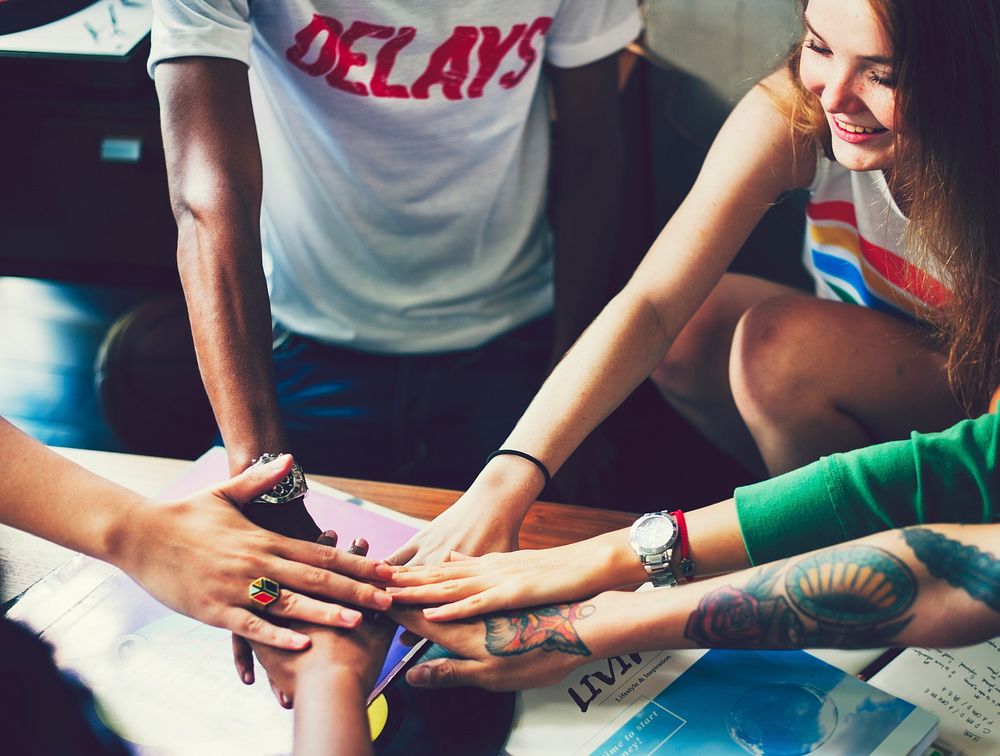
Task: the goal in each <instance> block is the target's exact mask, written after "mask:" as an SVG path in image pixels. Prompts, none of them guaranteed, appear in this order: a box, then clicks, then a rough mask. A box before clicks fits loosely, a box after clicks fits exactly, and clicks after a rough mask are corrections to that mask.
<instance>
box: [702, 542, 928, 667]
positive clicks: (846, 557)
mask: <svg viewBox="0 0 1000 756" xmlns="http://www.w3.org/2000/svg"><path fill="white" fill-rule="evenodd" d="M779 576H783V581H779V580H778V578H779ZM916 592H917V588H916V579H915V577H914V575H913V572H912V571H911V570H910V569H909V568H908V567H907V566H906V565H905V564H904V563H903V562H901V561H900V560H899V559H897V558H896V557H895V556H893V555H892V554H890V553H889V552H887V551H884V550H883V549H879V548H876V547H873V546H849V547H842V548H835V549H829V550H826V551H822V552H820V553H818V554H814V555H812V556H808V557H806V558H805V559H801V560H791V561H789V562H786V563H782V564H780V565H777V566H775V567H770V568H764V569H762V570H759V571H758V572H757V573H756V574H755V575H754V576H753V577H752V578H751V579H750V580H749V581H748V583H747V585H746V586H745V587H743V588H737V587H735V586H725V587H723V588H719V589H718V590H715V591H712V592H711V593H708V594H706V595H705V596H703V597H702V599H701V601H700V603H699V604H698V608H697V610H695V611H694V612H693V613H692V614H691V615H690V616H689V617H688V622H687V627H686V628H685V630H684V635H685V636H686V637H687V638H689V639H690V640H693V641H695V642H696V643H698V644H699V645H703V646H713V647H729V648H803V647H811V646H816V647H820V646H836V647H844V648H859V647H864V646H878V645H886V644H888V643H889V642H891V640H892V639H893V638H895V636H896V635H898V634H899V633H900V632H901V631H902V630H903V628H904V627H906V626H907V625H908V624H909V622H910V620H911V619H912V615H911V616H907V617H904V616H903V614H904V613H905V612H906V611H907V609H909V608H910V606H911V605H912V604H913V601H914V599H915V598H916Z"/></svg>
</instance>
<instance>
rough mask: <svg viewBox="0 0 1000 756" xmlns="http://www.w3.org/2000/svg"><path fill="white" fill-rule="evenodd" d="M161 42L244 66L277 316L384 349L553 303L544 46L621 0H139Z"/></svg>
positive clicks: (578, 48) (635, 20)
mask: <svg viewBox="0 0 1000 756" xmlns="http://www.w3.org/2000/svg"><path fill="white" fill-rule="evenodd" d="M154 9H155V20H154V24H153V36H152V40H153V41H152V53H151V56H150V60H149V70H150V73H151V75H155V68H156V65H157V64H158V63H159V62H160V61H163V60H165V59H169V58H176V57H182V56H209V57H224V58H232V59H235V60H239V61H243V62H245V63H246V64H247V65H249V66H250V84H251V93H252V97H253V105H254V114H255V118H256V123H257V130H258V133H259V138H260V145H261V152H262V157H263V164H264V204H263V212H262V218H261V232H262V239H263V247H264V255H265V271H266V272H267V274H268V283H269V288H270V294H271V308H272V313H273V315H274V317H275V318H276V319H277V320H278V321H279V322H281V323H282V324H283V325H284V326H286V327H288V328H289V329H291V330H293V331H296V332H298V333H302V334H307V335H310V336H314V337H316V338H318V339H321V340H324V341H328V342H333V343H338V344H342V345H345V346H350V347H352V348H356V349H362V350H368V351H375V352H386V353H416V352H436V351H449V350H455V349H465V348H470V347H474V346H477V345H479V344H482V343H484V342H485V341H487V340H489V339H491V338H493V337H494V336H497V335H499V334H500V333H503V332H505V331H507V330H509V329H511V328H513V327H516V326H517V325H520V324H522V323H524V322H526V321H528V320H530V319H532V318H534V317H536V316H538V315H541V314H543V313H545V312H546V311H548V310H549V309H551V306H552V264H551V259H550V258H551V255H550V242H549V232H548V227H547V224H546V222H545V217H544V210H545V197H546V183H547V177H548V164H549V134H548V129H549V124H548V112H547V101H546V92H545V88H544V87H543V86H542V85H541V83H542V76H541V74H542V61H543V60H545V61H548V62H549V63H551V64H553V65H555V66H561V67H573V66H580V65H583V64H586V63H589V62H592V61H595V60H598V59H600V58H602V57H605V56H607V55H610V54H612V53H613V52H615V51H616V50H618V49H620V48H621V47H623V46H624V45H625V44H627V43H628V42H630V41H631V40H632V39H634V38H635V36H636V35H637V34H638V32H639V28H640V22H639V17H638V12H637V7H636V3H635V0H503V2H498V0H464V1H463V2H454V0H419V2H414V0H395V1H390V0H312V1H311V2H310V1H308V0H281V1H280V2H279V0H154Z"/></svg>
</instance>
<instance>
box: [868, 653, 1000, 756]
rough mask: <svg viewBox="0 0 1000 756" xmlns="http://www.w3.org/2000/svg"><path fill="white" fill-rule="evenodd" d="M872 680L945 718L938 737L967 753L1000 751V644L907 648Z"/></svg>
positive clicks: (979, 754)
mask: <svg viewBox="0 0 1000 756" xmlns="http://www.w3.org/2000/svg"><path fill="white" fill-rule="evenodd" d="M869 682H870V683H871V684H872V685H875V686H876V687H878V688H881V689H882V690H884V691H886V692H888V693H893V694H895V695H897V696H899V697H900V698H905V699H906V700H907V701H910V702H911V703H914V704H916V705H917V706H921V707H923V708H925V709H927V710H928V711H931V712H933V713H934V714H937V715H938V717H940V718H941V732H940V734H939V736H938V738H939V740H942V741H944V742H945V743H946V744H947V745H948V746H950V747H952V748H954V749H957V750H959V751H961V752H962V753H964V754H966V755H967V756H995V755H996V754H998V753H1000V643H998V640H996V639H994V640H991V641H987V642H986V643H980V644H979V645H976V646H970V647H968V648H953V649H942V648H908V649H906V650H905V651H903V653H901V654H900V655H899V656H897V657H896V658H895V659H894V660H893V661H892V662H890V663H889V664H887V665H886V666H885V668H884V669H882V670H881V671H880V672H879V673H878V674H876V675H874V676H872V678H871V680H869Z"/></svg>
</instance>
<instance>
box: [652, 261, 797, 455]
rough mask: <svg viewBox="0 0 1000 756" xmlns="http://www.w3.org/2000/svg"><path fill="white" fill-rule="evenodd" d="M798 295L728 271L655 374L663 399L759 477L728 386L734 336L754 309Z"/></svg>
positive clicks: (750, 442)
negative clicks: (763, 304)
mask: <svg viewBox="0 0 1000 756" xmlns="http://www.w3.org/2000/svg"><path fill="white" fill-rule="evenodd" d="M795 293H796V290H795V289H792V288H789V287H787V286H782V285H781V284H776V283H773V282H771V281H765V280H764V279H761V278H753V277H751V276H744V275H739V274H735V273H727V274H726V275H725V276H723V277H722V279H721V280H720V281H719V284H718V285H717V286H716V287H715V289H713V291H712V293H711V294H710V295H709V296H708V298H707V299H706V300H705V302H704V304H702V306H701V307H700V308H699V309H698V311H697V312H696V313H695V314H694V316H693V317H692V318H691V320H690V321H689V322H688V324H687V325H686V326H685V327H684V329H683V330H682V331H681V332H680V334H678V336H677V338H676V339H675V340H674V343H673V345H672V346H671V348H670V351H669V352H668V353H667V355H666V357H665V358H664V360H663V362H661V363H660V365H659V367H657V369H656V370H654V371H653V373H652V375H651V376H650V378H651V379H652V381H653V382H654V383H655V384H656V387H657V388H658V389H659V391H660V394H661V395H662V396H663V398H664V399H666V400H667V402H668V403H669V404H670V405H671V406H672V407H673V408H674V409H676V410H677V412H678V413H679V414H680V415H681V416H683V417H684V418H685V419H686V420H688V421H689V422H690V423H691V424H692V425H694V426H695V427H696V428H697V429H698V430H699V431H700V432H701V433H702V435H704V436H705V437H706V438H708V439H709V440H710V441H711V442H712V443H713V444H715V445H716V446H718V447H719V448H720V449H722V450H723V451H725V452H726V453H727V454H729V455H730V456H732V457H733V458H734V459H737V460H739V461H740V462H741V463H742V464H743V465H745V466H746V467H747V468H749V469H751V470H754V471H756V472H758V473H760V474H763V473H764V471H765V467H764V463H763V461H762V460H761V456H760V453H759V452H758V451H757V444H756V442H755V441H754V438H753V436H752V435H751V433H750V431H749V430H748V429H747V426H746V424H745V423H744V421H743V418H742V417H741V416H740V412H739V410H738V409H737V407H736V403H735V402H734V401H733V392H732V389H731V388H730V385H729V360H730V352H731V350H732V344H733V334H734V332H735V330H736V325H737V323H739V321H740V318H742V317H743V315H744V314H745V313H746V312H747V310H749V309H750V308H751V307H753V306H755V305H757V304H760V303H761V302H765V301H767V300H769V299H773V298H775V297H782V296H793V295H795ZM802 296H803V298H806V296H805V295H802Z"/></svg>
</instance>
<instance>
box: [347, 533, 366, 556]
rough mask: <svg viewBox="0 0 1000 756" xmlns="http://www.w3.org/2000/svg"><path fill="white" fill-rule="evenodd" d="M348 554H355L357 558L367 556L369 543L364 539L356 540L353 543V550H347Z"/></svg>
mask: <svg viewBox="0 0 1000 756" xmlns="http://www.w3.org/2000/svg"><path fill="white" fill-rule="evenodd" d="M347 553H348V554H354V555H355V556H362V557H363V556H365V555H367V554H368V541H366V540H365V539H364V538H355V539H354V541H353V542H352V543H351V548H349V549H348V550H347Z"/></svg>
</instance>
